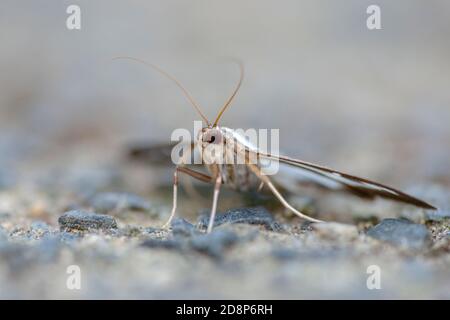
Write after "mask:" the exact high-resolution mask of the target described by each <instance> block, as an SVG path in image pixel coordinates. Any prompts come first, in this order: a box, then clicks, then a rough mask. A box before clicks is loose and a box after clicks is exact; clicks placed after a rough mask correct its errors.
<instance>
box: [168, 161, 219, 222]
mask: <svg viewBox="0 0 450 320" xmlns="http://www.w3.org/2000/svg"><path fill="white" fill-rule="evenodd" d="M178 172H182V173H185V174H187V175H189V176H191V177H193V178H195V179H197V180H200V181H203V182H207V183H210V182H212V180H213V179H212V177H211V176H209V175H207V174H204V173H201V172H197V171H195V170H192V169H189V168H186V167H181V166H177V167H176V169H175V171H174V173H173V206H172V212H171V213H170V216H169V219H168V220H167V222H166V223H164V225H163V226H162V228H164V229H166V228H168V227H170V223H171V222H172V219H173V217H175V212H176V210H177V198H178Z"/></svg>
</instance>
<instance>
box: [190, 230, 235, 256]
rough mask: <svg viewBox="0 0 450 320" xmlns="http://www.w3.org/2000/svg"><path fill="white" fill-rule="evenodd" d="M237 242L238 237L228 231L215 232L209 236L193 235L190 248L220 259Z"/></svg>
mask: <svg viewBox="0 0 450 320" xmlns="http://www.w3.org/2000/svg"><path fill="white" fill-rule="evenodd" d="M238 241H239V238H238V236H237V235H236V234H235V233H234V232H231V231H228V230H216V231H214V232H211V233H209V234H199V235H194V236H193V237H192V238H191V239H190V245H191V248H192V249H194V250H196V251H198V252H201V253H205V254H207V255H209V256H211V257H214V258H221V257H222V255H223V253H224V251H225V250H226V249H227V248H229V247H231V246H232V245H234V244H236V243H237V242H238Z"/></svg>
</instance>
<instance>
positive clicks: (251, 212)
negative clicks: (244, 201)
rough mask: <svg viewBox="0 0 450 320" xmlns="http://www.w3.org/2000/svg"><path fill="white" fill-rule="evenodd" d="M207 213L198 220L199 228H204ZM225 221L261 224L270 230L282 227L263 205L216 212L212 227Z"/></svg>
mask: <svg viewBox="0 0 450 320" xmlns="http://www.w3.org/2000/svg"><path fill="white" fill-rule="evenodd" d="M208 222H209V215H202V216H201V217H200V219H199V222H198V227H199V228H200V229H206V228H207V226H208ZM225 223H247V224H256V225H263V226H264V227H265V228H266V229H268V230H271V231H282V230H283V228H282V227H281V226H280V225H279V224H278V223H277V222H276V221H275V220H274V218H273V216H272V214H270V212H269V211H267V210H266V209H265V208H263V207H254V208H238V209H231V210H228V211H226V212H224V213H218V214H217V215H216V218H215V220H214V227H217V226H220V225H222V224H225Z"/></svg>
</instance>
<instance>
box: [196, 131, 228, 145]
mask: <svg viewBox="0 0 450 320" xmlns="http://www.w3.org/2000/svg"><path fill="white" fill-rule="evenodd" d="M198 142H199V145H201V146H202V147H203V148H205V147H207V146H208V145H210V144H214V145H219V144H222V143H223V133H222V131H221V130H220V128H219V127H204V128H203V129H202V130H201V131H200V132H199V137H198Z"/></svg>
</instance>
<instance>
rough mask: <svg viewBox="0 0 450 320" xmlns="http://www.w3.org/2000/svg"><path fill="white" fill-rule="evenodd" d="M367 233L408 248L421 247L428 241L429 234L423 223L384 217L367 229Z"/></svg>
mask: <svg viewBox="0 0 450 320" xmlns="http://www.w3.org/2000/svg"><path fill="white" fill-rule="evenodd" d="M367 235H368V236H370V237H373V238H375V239H378V240H382V241H386V242H388V243H391V244H393V245H396V246H401V247H406V248H410V249H421V248H424V247H425V246H427V245H428V244H429V243H430V234H429V232H428V230H427V228H426V227H425V226H424V225H422V224H416V223H413V222H411V221H409V220H405V219H384V220H382V221H381V222H380V223H379V224H377V225H376V226H374V227H372V228H371V229H369V230H368V231H367Z"/></svg>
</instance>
